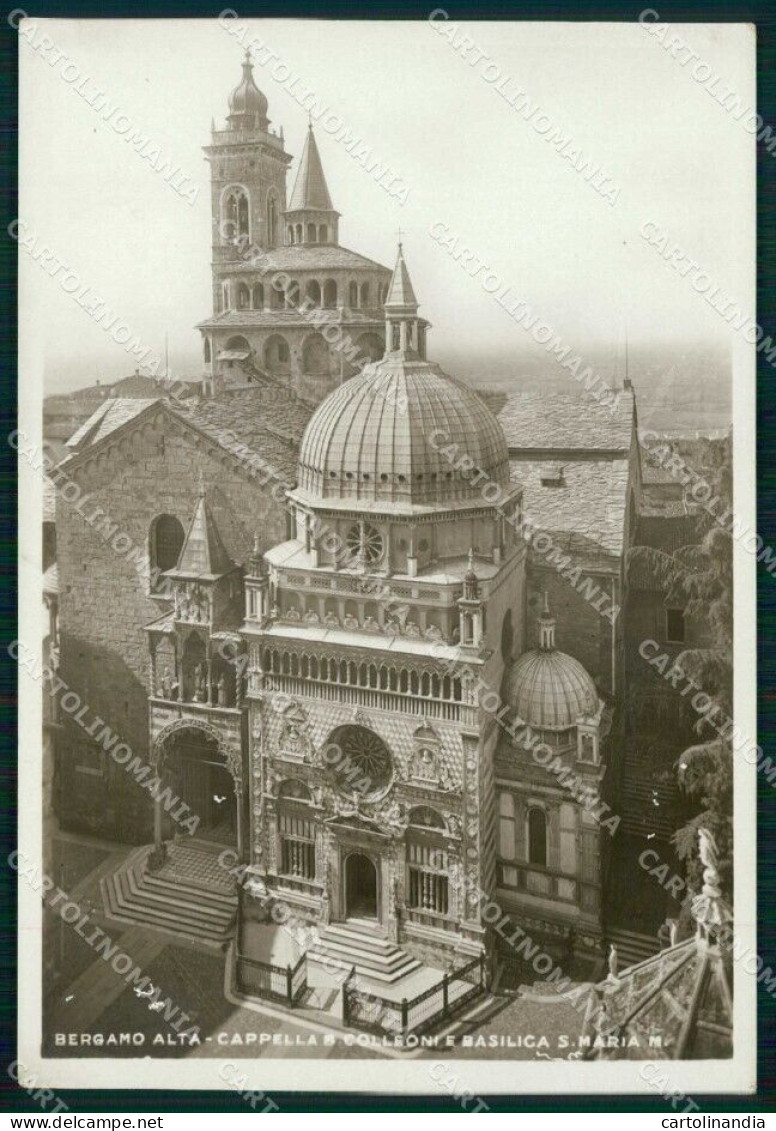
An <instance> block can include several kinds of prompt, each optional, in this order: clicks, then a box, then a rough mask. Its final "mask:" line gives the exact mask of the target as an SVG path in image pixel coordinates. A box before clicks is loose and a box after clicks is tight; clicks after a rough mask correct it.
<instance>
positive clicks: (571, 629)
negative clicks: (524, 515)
mask: <svg viewBox="0 0 776 1131" xmlns="http://www.w3.org/2000/svg"><path fill="white" fill-rule="evenodd" d="M585 578H590V580H591V583H592V584H595V585H596V586H597V587H598V590H599V593H598V594H595V595H593V597H592V600H593V601H594V602H597V603H598V604H599V605H600V607H601V610H602V611H601V612H598V610H597V609H595V608H593V605H592V604H591V603H590V602H589V601H588V600H586V599H585V597H584V596H583V594H582V593H580V592H578V591H577V588H576V587H575V586H574V584H573V583H572V582H571V581H568V580H566V579H565V578H564V577H563V576H562V575H561V574H560V573H558V571H557V570H556V569H551V568H550V569H547V568H542V567H541V566H540V565H537V564H536V563H530V562H529V566H528V576H527V601H526V618H525V626H526V643H525V647H526V649H531V648H537V647H538V646H539V624H538V618H539V614H540V612H541V610H542V607H543V604H544V594H545V592H546V593H547V597H548V600H549V606H550V612H551V613H552V615H553V616H554V617H555V618H556V621H557V625H556V629H555V644H556V647H557V648H558V650H559V651H561V652H568V654H569V655H570V656H573V657H574V658H575V659H577V660H579V662H580V663H581V664H582V665H583V667H584V668H585V670H586V671H587V672H589V673H590V675H591V676H592V677H593V679H594V680H595V682H596V686H597V688H598V690H599V692H603V693H605V694H611V692H612V668H613V666H615V667H619V665H620V658H619V655H618V654H617V650H615V654H614V655H615V658H614V659H613V650H612V633H613V631H614V629H613V627H612V623H611V619H610V618H609V617H608V616H604V615H603V613H608V612H609V610H610V609H611V606H612V599H611V594H612V586H613V585H614V601H615V604H619V603H620V595H619V594H620V583H619V579H618V578H616V577H614V576H613V575H609V576H607V575H605V574H593V573H587V572H585V571H583V573H582V579H581V581H582V583H584V580H585ZM603 594H608V597H607V599H606V600H605V601H604V600H603V599H600V600H599V597H601V595H603ZM622 615H623V614H622V612H620V613H619V614H617V616H616V618H615V624H616V623H617V622H618V621H619V620H620V619H621V618H622ZM617 683H618V684H619V683H620V672H619V671H618V673H617Z"/></svg>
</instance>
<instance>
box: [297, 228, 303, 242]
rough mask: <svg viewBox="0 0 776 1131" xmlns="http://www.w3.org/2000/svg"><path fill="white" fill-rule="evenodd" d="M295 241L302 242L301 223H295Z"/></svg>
mask: <svg viewBox="0 0 776 1131" xmlns="http://www.w3.org/2000/svg"><path fill="white" fill-rule="evenodd" d="M296 242H297V243H301V242H302V225H301V224H297V225H296Z"/></svg>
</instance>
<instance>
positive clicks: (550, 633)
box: [539, 589, 555, 652]
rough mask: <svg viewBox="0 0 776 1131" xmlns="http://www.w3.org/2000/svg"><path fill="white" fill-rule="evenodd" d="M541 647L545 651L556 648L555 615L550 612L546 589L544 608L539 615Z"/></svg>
mask: <svg viewBox="0 0 776 1131" xmlns="http://www.w3.org/2000/svg"><path fill="white" fill-rule="evenodd" d="M539 647H540V648H541V649H542V651H544V652H552V651H553V649H554V648H555V617H554V616H552V615H551V614H550V606H549V602H548V600H547V590H546V589H545V591H544V608H543V609H542V615H541V616H540V617H539Z"/></svg>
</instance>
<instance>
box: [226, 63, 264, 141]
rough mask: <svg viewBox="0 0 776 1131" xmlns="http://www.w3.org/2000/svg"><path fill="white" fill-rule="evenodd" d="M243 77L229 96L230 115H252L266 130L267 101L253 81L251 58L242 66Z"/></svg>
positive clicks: (257, 123)
mask: <svg viewBox="0 0 776 1131" xmlns="http://www.w3.org/2000/svg"><path fill="white" fill-rule="evenodd" d="M242 70H243V76H242V81H241V82H240V85H239V86H236V87H235V88H234V90H233V91H232V93H231V94H230V95H229V113H230V115H250V116H251V117H253V118H256V119H258V121H257V122H256V123H255V124H256V125H259V126H260V127H261V128H264V126H265V124H266V122H267V109H268V107H269V103H268V102H267V99H266V98H265V96H264V95H263V94H262V92H261V91H260V90H259V88H258V87H257V86H256V83H255V82H254V81H253V66H252V64H251V61H250V58H248V57H247V55H246V58H245V61H244V62H243V65H242Z"/></svg>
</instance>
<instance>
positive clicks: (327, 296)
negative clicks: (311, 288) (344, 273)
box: [323, 279, 337, 310]
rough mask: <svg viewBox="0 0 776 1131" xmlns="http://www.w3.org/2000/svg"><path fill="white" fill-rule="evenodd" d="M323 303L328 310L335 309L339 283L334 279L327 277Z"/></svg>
mask: <svg viewBox="0 0 776 1131" xmlns="http://www.w3.org/2000/svg"><path fill="white" fill-rule="evenodd" d="M323 305H324V306H325V307H326V309H327V310H334V308H335V307H336V305H337V284H336V283H335V282H334V280H333V279H327V280H326V282H325V283H324V284H323Z"/></svg>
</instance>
